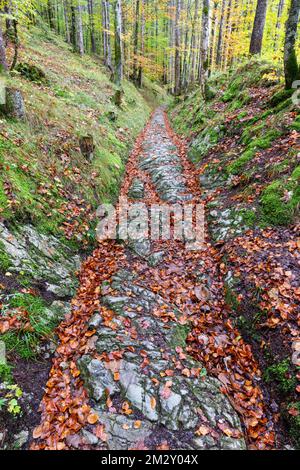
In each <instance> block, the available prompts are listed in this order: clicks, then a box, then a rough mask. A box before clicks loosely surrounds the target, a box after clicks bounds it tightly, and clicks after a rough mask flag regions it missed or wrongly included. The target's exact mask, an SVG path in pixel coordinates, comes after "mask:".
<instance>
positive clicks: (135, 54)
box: [132, 0, 140, 83]
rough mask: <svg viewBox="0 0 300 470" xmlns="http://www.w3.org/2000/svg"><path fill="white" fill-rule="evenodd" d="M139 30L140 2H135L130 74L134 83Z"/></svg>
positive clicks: (136, 71) (137, 0)
mask: <svg viewBox="0 0 300 470" xmlns="http://www.w3.org/2000/svg"><path fill="white" fill-rule="evenodd" d="M139 30H140V0H136V9H135V25H134V37H133V72H132V78H133V80H134V82H135V83H137V73H138V47H139Z"/></svg>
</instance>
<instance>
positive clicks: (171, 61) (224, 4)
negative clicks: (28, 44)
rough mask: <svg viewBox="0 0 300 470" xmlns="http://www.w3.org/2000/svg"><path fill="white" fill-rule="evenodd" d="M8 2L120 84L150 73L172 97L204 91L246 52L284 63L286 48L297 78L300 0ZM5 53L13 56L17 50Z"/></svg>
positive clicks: (9, 33) (6, 39)
mask: <svg viewBox="0 0 300 470" xmlns="http://www.w3.org/2000/svg"><path fill="white" fill-rule="evenodd" d="M3 1H5V2H6V5H12V7H13V8H12V11H13V14H14V15H16V17H17V21H18V22H20V24H23V23H28V22H29V21H30V18H31V17H33V16H34V15H35V14H36V10H37V12H38V14H39V15H41V16H42V17H43V19H44V20H45V21H46V22H47V23H48V25H49V27H50V29H51V30H53V31H56V32H57V33H59V34H60V35H61V36H62V37H64V38H65V40H66V41H67V43H69V44H70V45H72V47H73V50H74V52H76V53H78V54H80V55H82V56H83V55H84V54H86V53H92V54H96V55H97V56H98V57H99V58H101V60H102V61H103V63H104V65H105V66H106V67H107V68H108V69H109V70H110V72H111V76H112V78H113V79H114V80H115V81H116V83H120V82H121V80H122V77H123V76H126V77H128V78H131V79H132V80H133V81H134V83H135V84H136V85H137V86H141V84H142V79H143V76H144V74H145V73H146V74H147V76H149V77H150V78H155V79H158V80H161V81H162V82H163V83H165V84H167V85H168V88H169V90H170V91H172V93H174V94H175V95H180V94H181V93H183V92H185V91H186V90H187V89H188V88H189V87H190V86H192V85H196V84H200V86H201V89H202V92H203V94H205V84H206V82H207V77H208V75H209V73H211V72H213V71H218V70H219V71H225V70H227V69H228V68H229V67H231V66H232V65H234V64H237V63H239V62H240V61H243V60H245V59H247V58H248V57H249V55H255V54H261V53H262V54H263V55H264V57H266V58H268V59H271V60H280V59H281V60H282V52H283V50H284V63H285V74H286V82H287V86H290V84H291V81H293V80H294V79H295V77H297V76H298V75H297V70H298V63H297V57H296V56H297V53H298V52H299V39H298V40H297V23H298V21H299V1H300V0H269V1H268V0H3ZM8 2H9V3H8ZM10 8H11V7H10ZM28 8H29V13H28ZM11 16H12V15H8V10H7V6H6V8H4V7H3V8H2V10H1V7H0V20H1V17H2V22H1V26H2V33H3V34H2V40H1V38H0V61H1V63H3V64H5V60H4V59H3V57H5V54H4V53H5V47H6V46H7V45H9V46H13V28H12V27H11V26H12V24H13V22H12V18H11ZM9 25H10V26H9ZM285 25H286V27H285ZM8 26H9V27H8ZM15 44H18V43H15ZM11 50H12V48H11V49H10V51H11ZM15 52H16V54H15V55H14V57H15V58H16V57H17V52H18V51H17V49H16V50H15ZM8 57H9V60H10V61H12V60H11V58H12V57H13V54H11V52H10V54H8ZM9 66H10V65H9ZM2 68H5V65H2Z"/></svg>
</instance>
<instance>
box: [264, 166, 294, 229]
mask: <svg viewBox="0 0 300 470" xmlns="http://www.w3.org/2000/svg"><path fill="white" fill-rule="evenodd" d="M298 168H299V167H297V168H296V169H295V170H294V172H293V174H292V175H291V178H290V179H288V180H276V181H273V182H272V183H271V184H270V185H269V186H267V188H265V190H264V191H263V193H262V196H261V200H260V202H261V206H262V213H263V221H265V222H266V223H268V224H271V225H288V224H290V223H291V222H292V221H293V218H294V216H295V214H296V212H297V210H298V209H299V205H300V186H299V184H298V181H299V180H298V178H299V169H298ZM293 175H294V176H293Z"/></svg>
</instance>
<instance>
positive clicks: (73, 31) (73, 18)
mask: <svg viewBox="0 0 300 470" xmlns="http://www.w3.org/2000/svg"><path fill="white" fill-rule="evenodd" d="M70 38H71V43H72V45H73V51H74V52H76V44H77V41H76V10H75V7H74V5H73V0H71V32H70Z"/></svg>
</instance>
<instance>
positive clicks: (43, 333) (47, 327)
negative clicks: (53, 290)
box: [1, 293, 57, 359]
mask: <svg viewBox="0 0 300 470" xmlns="http://www.w3.org/2000/svg"><path fill="white" fill-rule="evenodd" d="M16 309H18V310H16ZM17 312H19V313H17ZM22 312H26V317H24V313H22ZM2 313H3V314H4V315H9V314H10V313H11V314H14V315H17V316H18V318H20V319H22V318H23V326H21V327H20V328H19V329H17V330H9V331H8V332H6V333H4V334H2V335H1V341H4V343H5V346H6V351H7V353H8V354H13V355H17V356H19V357H22V358H24V359H31V358H34V357H36V356H37V354H38V346H39V344H40V343H41V341H43V340H45V339H49V338H50V337H52V336H53V330H54V328H55V327H56V326H57V322H56V321H55V320H54V319H53V318H52V317H49V312H48V310H47V305H46V303H45V301H44V300H43V299H42V298H41V297H38V296H34V295H31V294H23V293H15V294H12V295H10V296H9V297H8V298H7V299H6V301H5V303H4V305H3V308H2ZM25 318H26V320H25Z"/></svg>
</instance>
